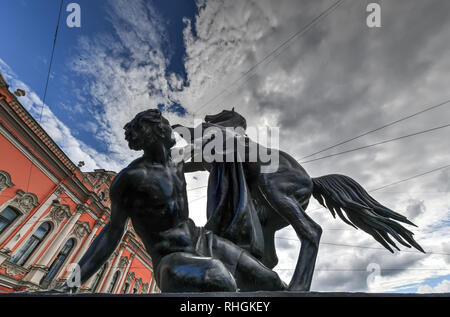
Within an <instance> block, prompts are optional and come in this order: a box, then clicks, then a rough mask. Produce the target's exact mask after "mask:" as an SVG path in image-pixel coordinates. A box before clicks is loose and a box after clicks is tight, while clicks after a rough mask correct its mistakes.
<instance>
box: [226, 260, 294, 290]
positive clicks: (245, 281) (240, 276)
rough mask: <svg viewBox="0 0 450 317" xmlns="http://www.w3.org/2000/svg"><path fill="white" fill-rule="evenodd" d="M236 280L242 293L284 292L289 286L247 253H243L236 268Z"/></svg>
mask: <svg viewBox="0 0 450 317" xmlns="http://www.w3.org/2000/svg"><path fill="white" fill-rule="evenodd" d="M234 275H235V279H236V283H237V286H238V288H239V290H240V291H241V292H251V291H283V290H286V289H287V285H286V284H285V283H284V282H283V281H282V280H281V279H280V277H279V276H278V274H277V273H276V272H274V271H272V270H271V269H269V268H267V267H266V266H264V264H262V263H261V262H259V261H258V260H257V259H256V258H254V257H253V256H252V255H250V254H249V253H248V252H247V251H245V252H243V253H242V255H241V257H240V258H239V262H238V264H237V267H236V272H235V274H234Z"/></svg>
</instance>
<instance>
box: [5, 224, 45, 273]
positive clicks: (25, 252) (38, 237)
mask: <svg viewBox="0 0 450 317" xmlns="http://www.w3.org/2000/svg"><path fill="white" fill-rule="evenodd" d="M50 229H51V225H50V223H49V222H44V223H43V224H42V225H40V227H39V228H38V229H37V230H36V231H35V232H34V233H33V235H32V236H31V237H30V238H29V239H28V240H27V242H25V244H24V245H23V247H22V248H21V249H20V250H19V252H17V253H16V255H14V256H13V257H12V259H11V262H12V263H15V264H17V265H23V264H24V263H25V261H26V260H28V258H29V257H30V255H31V253H32V252H33V251H34V250H35V249H36V248H37V246H38V245H39V244H40V243H41V242H42V240H44V238H45V236H46V235H47V234H48V233H49V232H50Z"/></svg>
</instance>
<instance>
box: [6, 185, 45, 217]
mask: <svg viewBox="0 0 450 317" xmlns="http://www.w3.org/2000/svg"><path fill="white" fill-rule="evenodd" d="M9 205H10V206H12V207H15V208H17V209H18V210H20V211H22V212H23V213H24V214H28V213H30V211H31V210H33V208H35V207H37V206H39V202H38V199H37V197H36V195H35V194H33V193H25V192H24V191H23V190H20V189H19V190H18V191H17V192H16V196H15V197H14V199H13V200H12V201H11V202H10V203H9Z"/></svg>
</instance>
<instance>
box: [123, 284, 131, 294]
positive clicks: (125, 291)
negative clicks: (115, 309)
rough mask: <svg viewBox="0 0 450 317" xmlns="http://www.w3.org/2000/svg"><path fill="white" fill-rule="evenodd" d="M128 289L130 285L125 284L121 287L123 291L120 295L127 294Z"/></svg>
mask: <svg viewBox="0 0 450 317" xmlns="http://www.w3.org/2000/svg"><path fill="white" fill-rule="evenodd" d="M128 287H130V284H128V283H125V286H124V287H123V291H122V294H126V293H127V291H128Z"/></svg>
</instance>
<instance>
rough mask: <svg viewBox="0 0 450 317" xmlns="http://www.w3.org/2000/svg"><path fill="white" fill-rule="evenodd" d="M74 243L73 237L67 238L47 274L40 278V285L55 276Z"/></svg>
mask: <svg viewBox="0 0 450 317" xmlns="http://www.w3.org/2000/svg"><path fill="white" fill-rule="evenodd" d="M74 245H75V239H73V238H71V239H69V240H67V242H66V244H64V246H63V247H62V249H61V251H59V253H58V255H57V256H56V259H55V260H54V261H53V263H52V265H51V266H50V269H49V271H48V273H47V275H46V276H45V277H44V278H43V279H42V281H41V285H42V284H44V283H45V282H47V283H48V282H50V281H51V280H52V279H53V278H54V277H55V275H56V273H57V272H58V271H59V269H60V268H61V267H62V265H63V264H64V262H65V261H66V260H67V257H68V256H69V253H70V251H72V249H73V246H74Z"/></svg>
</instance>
